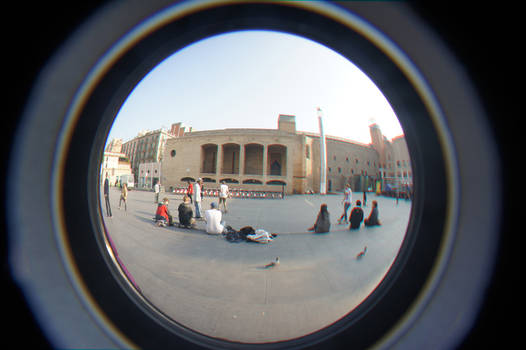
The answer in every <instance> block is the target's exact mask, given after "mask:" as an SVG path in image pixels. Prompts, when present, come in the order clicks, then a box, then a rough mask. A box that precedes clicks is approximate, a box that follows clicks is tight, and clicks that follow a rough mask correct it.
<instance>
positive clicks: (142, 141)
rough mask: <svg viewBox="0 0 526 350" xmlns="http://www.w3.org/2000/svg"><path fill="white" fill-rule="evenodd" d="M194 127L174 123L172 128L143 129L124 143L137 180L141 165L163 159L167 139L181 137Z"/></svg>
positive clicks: (123, 150)
mask: <svg viewBox="0 0 526 350" xmlns="http://www.w3.org/2000/svg"><path fill="white" fill-rule="evenodd" d="M191 130H192V128H189V127H185V126H183V125H182V123H175V124H172V126H171V128H170V130H165V129H159V130H155V131H142V132H140V133H139V134H138V135H137V136H136V137H134V138H133V139H131V140H130V141H127V142H125V143H123V144H122V152H123V153H124V154H126V156H127V157H128V159H130V163H131V168H132V172H133V174H134V175H135V181H136V182H137V183H138V182H139V177H140V173H139V166H140V165H141V164H145V163H159V162H161V161H162V157H163V152H164V147H165V144H166V141H167V140H169V139H172V138H175V137H181V136H183V135H184V134H185V133H186V132H188V131H191Z"/></svg>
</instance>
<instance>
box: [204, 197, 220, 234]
mask: <svg viewBox="0 0 526 350" xmlns="http://www.w3.org/2000/svg"><path fill="white" fill-rule="evenodd" d="M222 215H223V214H222V213H221V211H220V210H219V209H217V203H216V202H212V204H210V209H208V210H206V211H205V221H206V232H207V233H210V234H220V233H223V231H224V230H225V223H224V222H222V221H221V218H222Z"/></svg>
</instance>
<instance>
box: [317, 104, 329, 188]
mask: <svg viewBox="0 0 526 350" xmlns="http://www.w3.org/2000/svg"><path fill="white" fill-rule="evenodd" d="M317 112H318V123H319V126H320V194H327V149H326V143H325V132H324V131H323V120H322V111H321V108H319V107H318V108H317Z"/></svg>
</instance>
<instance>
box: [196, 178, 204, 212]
mask: <svg viewBox="0 0 526 350" xmlns="http://www.w3.org/2000/svg"><path fill="white" fill-rule="evenodd" d="M202 183H203V180H202V179H201V178H199V179H197V181H196V183H195V186H194V204H195V218H196V219H200V218H201V217H202V216H201V184H202Z"/></svg>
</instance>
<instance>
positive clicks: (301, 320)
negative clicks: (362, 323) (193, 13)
mask: <svg viewBox="0 0 526 350" xmlns="http://www.w3.org/2000/svg"><path fill="white" fill-rule="evenodd" d="M101 152H102V151H101ZM101 159H102V163H101V164H100V168H99V174H91V175H92V176H99V178H100V189H99V191H100V196H99V198H100V210H101V215H102V217H103V227H104V229H103V231H104V233H105V240H106V241H107V242H108V245H107V246H108V249H110V250H111V253H112V254H113V255H114V256H115V257H116V259H115V261H116V263H117V264H119V266H120V268H121V270H122V271H123V272H124V274H125V275H126V277H127V278H128V280H129V281H130V282H131V283H132V284H133V286H134V287H135V290H136V292H137V293H139V294H140V295H141V296H142V297H143V298H144V300H146V301H147V303H149V304H150V305H151V306H152V307H153V308H155V309H156V310H158V311H160V312H161V313H162V314H163V315H164V316H166V317H167V318H168V319H170V320H172V321H173V322H175V323H177V324H179V325H182V326H183V327H186V328H189V329H191V330H193V331H195V332H197V333H200V334H203V335H205V336H209V337H212V338H217V339H223V340H228V341H232V342H240V343H269V342H280V341H286V340H291V339H295V338H298V337H302V336H305V335H308V334H311V333H314V332H316V331H319V330H320V329H323V328H325V327H327V326H329V325H331V324H334V323H335V322H337V321H338V320H340V319H341V318H342V317H344V316H346V315H348V314H349V313H350V312H352V311H353V310H354V309H355V308H356V307H357V306H358V305H360V304H361V303H362V302H363V301H364V300H365V299H367V297H368V296H369V295H370V294H371V293H372V292H373V291H374V290H375V288H377V286H378V285H379V284H380V283H381V281H382V280H383V279H384V277H385V276H386V274H387V273H388V271H389V270H390V267H391V266H392V264H393V262H394V260H395V259H396V258H397V255H398V254H399V249H400V247H401V245H402V243H403V241H404V238H405V235H406V231H407V227H408V222H409V219H410V216H411V211H412V196H413V171H412V167H411V164H412V162H411V157H410V153H409V150H408V146H407V144H406V141H405V137H404V133H403V130H402V128H401V126H400V123H399V122H398V119H397V117H396V115H395V113H394V112H393V109H392V108H391V106H390V105H389V103H388V102H387V100H386V98H385V97H384V96H383V95H382V93H381V91H380V90H379V89H378V88H377V87H376V85H375V84H374V83H373V82H372V81H371V80H370V79H369V78H368V77H367V76H366V75H365V74H364V73H363V72H362V71H361V70H360V69H359V68H358V67H357V66H355V65H354V64H353V63H352V62H350V61H349V60H347V59H346V58H344V57H343V56H341V55H339V54H338V53H337V52H335V51H333V50H331V49H329V48H327V47H325V46H323V45H321V44H318V43H316V42H314V41H311V40H308V39H305V38H303V37H300V36H296V35H292V34H287V33H282V32H274V31H262V30H261V31H256V30H251V31H239V32H231V33H227V34H221V35H216V36H212V37H210V38H207V39H204V40H201V41H198V42H196V43H194V44H192V45H190V46H187V47H185V48H184V49H182V50H180V51H178V52H176V53H174V54H173V55H171V56H169V57H168V58H166V59H165V60H164V61H162V62H161V63H160V64H159V65H157V66H156V67H155V68H154V69H153V70H152V71H151V72H150V73H149V74H147V75H146V76H145V77H144V78H143V79H142V80H141V81H140V82H139V84H137V86H136V87H135V88H134V89H133V91H132V92H131V93H130V95H129V96H128V98H127V99H126V101H125V102H124V104H123V105H122V107H121V108H120V110H119V111H118V113H117V115H116V118H115V121H114V123H113V126H112V128H111V130H110V132H109V135H108V137H107V141H106V144H105V148H104V150H103V156H102V158H101Z"/></svg>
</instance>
